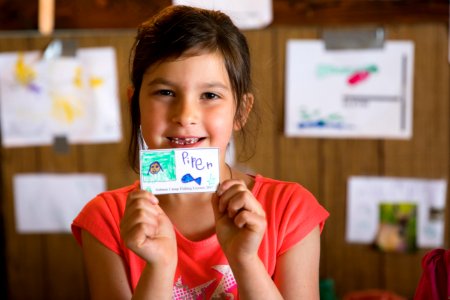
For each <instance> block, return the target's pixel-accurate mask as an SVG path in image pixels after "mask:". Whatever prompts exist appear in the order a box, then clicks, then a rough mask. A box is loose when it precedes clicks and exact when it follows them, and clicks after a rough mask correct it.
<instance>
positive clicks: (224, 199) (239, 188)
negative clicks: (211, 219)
mask: <svg viewBox="0 0 450 300" xmlns="http://www.w3.org/2000/svg"><path fill="white" fill-rule="evenodd" d="M227 186H228V188H227V189H226V190H224V189H221V190H220V193H218V196H219V211H220V212H221V213H223V212H224V211H225V210H226V209H227V208H228V205H229V202H230V200H231V199H233V198H234V197H236V196H237V195H238V194H239V193H241V192H245V191H248V189H247V187H246V186H245V185H243V184H240V182H237V181H235V182H234V184H231V183H230V182H228V184H227Z"/></svg>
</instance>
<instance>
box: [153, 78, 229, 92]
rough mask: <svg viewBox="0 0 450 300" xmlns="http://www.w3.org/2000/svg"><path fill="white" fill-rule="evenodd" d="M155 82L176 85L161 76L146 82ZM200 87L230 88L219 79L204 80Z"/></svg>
mask: <svg viewBox="0 0 450 300" xmlns="http://www.w3.org/2000/svg"><path fill="white" fill-rule="evenodd" d="M155 84H162V85H168V86H176V84H175V83H173V82H172V81H170V80H167V79H165V78H161V77H157V78H154V79H152V80H150V81H149V82H148V83H147V86H151V85H155ZM200 87H202V88H208V89H209V88H220V89H223V90H229V89H230V88H229V87H228V86H227V85H226V84H224V83H222V82H220V81H211V82H206V83H204V84H202V85H201V86H200Z"/></svg>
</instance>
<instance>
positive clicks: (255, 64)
mask: <svg viewBox="0 0 450 300" xmlns="http://www.w3.org/2000/svg"><path fill="white" fill-rule="evenodd" d="M245 35H246V38H247V39H248V42H249V47H250V53H251V54H250V55H251V57H252V74H253V78H252V79H253V84H254V88H255V111H256V114H257V115H258V118H259V123H254V122H253V123H249V124H248V125H249V126H250V127H249V132H248V133H249V136H248V138H249V139H254V141H255V146H254V150H253V149H252V147H253V145H252V144H251V143H248V144H246V145H245V146H247V147H250V151H252V152H253V153H254V156H253V157H251V158H250V159H249V160H247V161H246V160H243V161H238V162H237V165H238V166H239V168H241V169H243V170H245V171H247V172H250V173H255V172H256V173H260V174H264V175H265V176H272V177H273V176H275V173H276V171H275V168H276V165H275V164H274V163H273V157H276V156H277V154H276V152H275V150H276V148H275V145H276V134H275V130H276V127H275V114H274V106H275V102H276V100H275V99H276V98H275V97H273V93H274V82H275V79H274V78H275V76H274V74H273V70H274V68H275V63H276V61H275V57H274V55H273V47H274V45H273V43H272V34H271V32H270V31H248V32H245ZM258 124H259V125H258ZM255 126H258V130H257V131H255V130H254V129H255ZM255 135H256V136H255ZM241 146H242V140H240V139H237V142H236V151H239V150H240V149H241V148H240V147H241ZM237 158H238V157H237Z"/></svg>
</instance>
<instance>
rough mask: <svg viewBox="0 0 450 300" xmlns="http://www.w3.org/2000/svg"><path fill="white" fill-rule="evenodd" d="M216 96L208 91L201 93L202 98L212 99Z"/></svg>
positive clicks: (216, 96) (216, 97)
mask: <svg viewBox="0 0 450 300" xmlns="http://www.w3.org/2000/svg"><path fill="white" fill-rule="evenodd" d="M218 98H219V96H218V95H217V94H214V93H210V92H208V93H204V94H203V95H202V99H207V100H214V99H218Z"/></svg>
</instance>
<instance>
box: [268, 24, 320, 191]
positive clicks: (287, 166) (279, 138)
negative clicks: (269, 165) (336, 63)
mask: <svg viewBox="0 0 450 300" xmlns="http://www.w3.org/2000/svg"><path fill="white" fill-rule="evenodd" d="M318 36H319V32H318V30H317V29H316V28H313V27H299V28H294V27H280V28H277V29H274V41H273V43H274V44H275V45H276V48H275V51H276V52H275V53H274V56H275V57H277V68H276V73H274V74H276V92H275V99H276V100H275V101H276V107H275V113H276V117H275V120H276V132H275V134H276V153H277V156H276V157H277V158H278V159H274V163H275V164H276V170H277V172H276V173H275V175H276V177H277V178H280V179H283V180H289V181H296V182H300V183H301V184H302V185H304V186H305V187H306V188H307V189H309V190H310V191H311V192H312V193H314V194H315V195H318V193H319V190H320V189H319V185H320V181H319V173H320V167H321V166H320V161H319V160H318V159H316V158H317V155H318V153H319V151H320V150H319V149H320V141H319V140H318V139H293V138H286V137H285V136H284V134H283V132H284V89H285V86H284V77H285V64H286V61H285V60H286V41H287V40H288V39H314V38H318ZM274 71H275V70H274ZM299 97H301V95H299Z"/></svg>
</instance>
